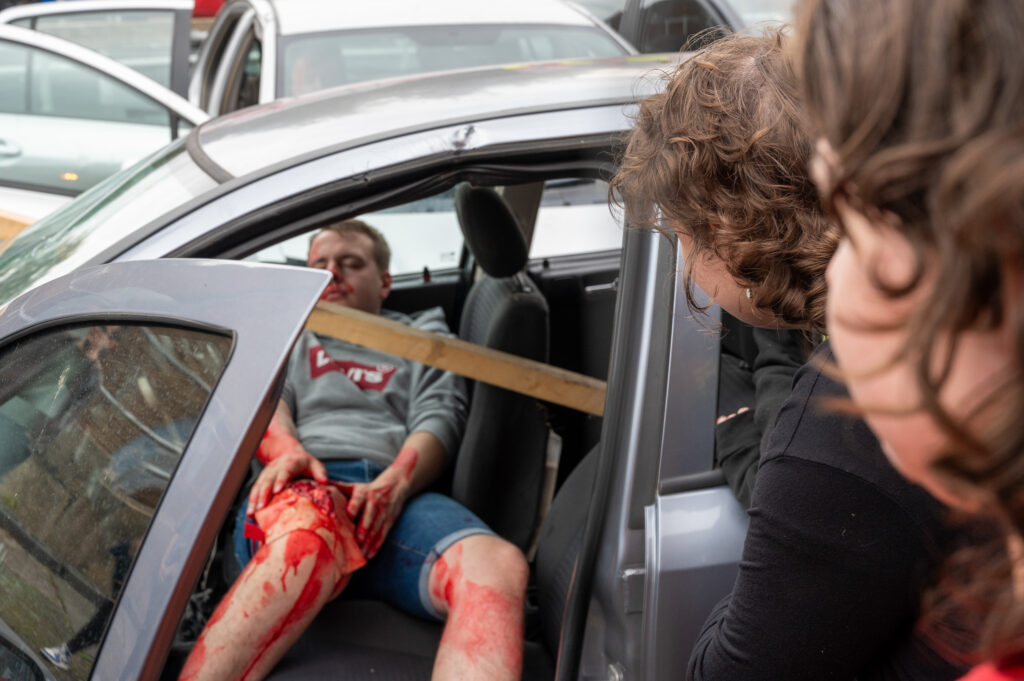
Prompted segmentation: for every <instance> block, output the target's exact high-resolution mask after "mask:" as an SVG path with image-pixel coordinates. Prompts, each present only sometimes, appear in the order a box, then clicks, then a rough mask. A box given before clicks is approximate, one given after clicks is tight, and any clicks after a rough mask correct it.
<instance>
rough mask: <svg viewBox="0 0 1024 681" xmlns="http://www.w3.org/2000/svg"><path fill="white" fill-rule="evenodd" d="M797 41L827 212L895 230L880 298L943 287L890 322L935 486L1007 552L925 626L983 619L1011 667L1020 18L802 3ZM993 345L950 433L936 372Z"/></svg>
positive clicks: (1017, 636)
mask: <svg viewBox="0 0 1024 681" xmlns="http://www.w3.org/2000/svg"><path fill="white" fill-rule="evenodd" d="M797 35H798V39H797V45H796V55H797V62H798V67H797V70H798V73H799V75H800V79H801V83H802V87H803V92H804V99H805V102H806V104H807V109H808V113H809V116H808V119H809V124H810V126H811V129H812V130H813V131H814V133H815V135H816V136H818V137H821V138H823V139H824V140H826V141H827V142H828V144H829V146H830V147H831V149H832V152H834V154H833V156H832V158H830V159H823V161H824V162H825V163H826V164H827V165H828V166H830V168H829V173H828V175H829V177H828V178H827V179H826V180H825V181H824V183H823V184H824V186H823V187H822V188H821V190H822V195H823V199H824V201H825V203H826V205H830V204H832V203H833V202H834V199H835V198H836V197H838V196H840V195H842V196H843V197H844V198H846V199H847V200H848V201H849V202H850V203H851V205H858V206H860V207H862V208H864V209H865V210H866V211H867V212H868V213H869V214H870V213H873V214H874V215H875V216H876V217H877V216H880V215H883V214H890V215H892V216H895V219H896V221H897V222H898V229H899V231H900V233H901V234H902V235H903V236H905V237H906V238H907V239H909V241H910V243H911V244H912V245H913V246H914V250H915V252H916V253H917V258H918V262H917V268H916V275H915V276H914V277H913V279H912V280H911V281H910V282H908V283H907V284H906V285H901V286H900V287H899V288H886V287H885V286H883V285H882V284H881V282H880V280H879V278H878V277H877V275H876V277H875V280H876V283H877V284H878V285H879V288H880V289H881V290H883V291H884V292H885V293H886V295H888V296H889V297H891V298H893V299H899V298H902V297H904V296H907V295H908V294H910V293H913V292H914V291H915V290H917V288H918V284H920V283H921V282H922V281H924V279H923V277H924V276H925V270H926V269H929V270H931V269H934V271H935V273H936V275H937V276H935V277H934V279H935V285H934V286H933V287H931V288H930V290H928V291H927V297H926V299H925V300H924V302H923V303H922V304H919V305H916V306H915V309H914V310H913V311H912V312H911V313H910V315H909V316H908V318H907V319H905V320H901V322H900V324H901V325H905V328H906V329H907V331H908V333H907V338H908V343H907V347H906V348H905V349H904V351H903V353H902V355H901V358H900V359H906V360H908V361H910V362H911V364H912V366H913V368H914V374H915V378H916V381H917V384H918V389H919V391H920V393H921V395H922V396H923V402H922V406H923V408H924V409H926V410H927V411H928V413H929V414H930V415H931V416H932V417H933V418H934V420H935V422H936V423H937V424H938V425H939V426H940V427H941V428H942V429H943V430H944V431H945V433H946V435H947V436H948V440H949V443H950V444H949V445H948V448H947V451H946V452H945V455H944V456H943V457H941V458H940V459H939V460H938V461H937V462H936V464H935V468H936V472H937V474H938V475H939V476H941V477H942V479H943V480H945V481H947V484H949V485H950V488H951V489H959V490H961V491H963V490H971V493H972V494H976V495H977V496H979V497H980V498H981V499H983V500H987V502H988V504H987V505H988V508H987V510H988V511H990V515H991V516H993V517H994V522H995V523H997V524H998V526H999V527H1000V528H1001V529H1002V532H1001V535H1000V537H1001V541H999V542H996V543H995V544H994V545H979V546H976V547H974V548H973V549H971V550H969V551H967V552H966V553H962V554H960V555H958V556H955V557H954V558H953V559H952V561H951V563H950V566H949V569H948V570H947V576H946V579H945V580H944V583H943V584H942V585H941V588H942V592H943V596H942V598H937V599H934V600H933V601H932V603H931V605H932V608H933V612H932V617H933V619H941V616H942V615H945V614H947V613H945V612H944V611H946V610H948V609H949V607H950V606H951V605H955V606H965V607H967V608H969V609H972V610H975V611H977V612H980V611H985V613H986V614H985V617H986V619H987V624H986V625H985V626H984V627H983V628H982V629H981V641H980V645H981V649H982V650H983V651H984V652H985V654H986V655H988V656H991V657H993V658H995V659H1007V658H1009V657H1012V656H1013V655H1021V654H1022V653H1024V594H1021V593H1017V594H1014V586H1013V585H1014V582H1020V581H1021V579H1022V574H1024V555H1022V552H1021V550H1019V549H1015V548H1014V547H1015V546H1016V547H1019V546H1020V545H1021V536H1022V535H1024V420H1022V419H1021V416H1020V415H1021V413H1022V412H1024V295H1022V290H1024V274H1022V271H1021V268H1022V264H1024V228H1022V227H1024V71H1022V70H1021V65H1022V64H1024V39H1022V36H1024V3H1021V2H1016V1H1014V2H1007V1H1006V0H828V1H827V2H826V1H823V0H804V1H803V3H802V6H801V7H800V8H799V10H798V25H797ZM994 329H1001V330H1005V331H1006V332H1007V334H1008V336H1009V337H1011V338H1012V342H1013V350H1012V353H1011V356H1010V357H1009V358H1008V361H1007V366H1006V371H1005V373H1004V375H1003V377H1002V380H1001V381H999V382H994V384H993V385H991V386H990V387H989V388H990V390H989V393H990V394H988V395H986V396H985V399H984V403H983V406H982V408H980V409H979V410H976V411H974V412H972V413H971V414H968V415H967V416H966V417H961V418H957V417H955V416H954V415H952V414H950V413H949V412H948V411H947V410H946V409H944V408H943V406H942V404H941V402H940V400H939V394H940V390H941V389H942V386H943V383H944V381H945V379H946V372H945V371H943V370H939V371H936V370H935V367H948V366H949V361H950V358H951V357H952V356H953V353H954V352H955V350H956V347H957V339H958V338H959V337H960V336H961V334H963V333H967V332H972V331H976V330H981V331H986V330H988V331H991V330H994ZM950 338H952V342H947V341H948V340H949V339H950ZM864 408H865V409H868V410H870V409H871V408H872V406H871V405H864ZM982 416H983V417H984V418H980V417H982ZM982 424H984V426H985V428H984V430H981V426H982ZM950 585H956V587H957V588H956V589H950ZM1022 586H1024V584H1022ZM1018 589H1020V587H1018ZM951 595H952V596H953V598H950V596H951ZM936 615H938V616H940V617H938V618H936Z"/></svg>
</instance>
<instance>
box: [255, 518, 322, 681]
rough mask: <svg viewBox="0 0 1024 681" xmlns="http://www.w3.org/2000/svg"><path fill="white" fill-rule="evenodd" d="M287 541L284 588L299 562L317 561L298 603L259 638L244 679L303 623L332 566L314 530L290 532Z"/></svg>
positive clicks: (297, 600) (282, 581)
mask: <svg viewBox="0 0 1024 681" xmlns="http://www.w3.org/2000/svg"><path fill="white" fill-rule="evenodd" d="M285 541H287V542H288V543H287V544H286V545H285V550H284V553H285V558H284V562H285V573H284V575H282V577H281V588H282V590H285V583H284V576H285V575H287V573H288V570H289V569H293V570H294V572H295V574H296V575H298V569H299V564H300V563H301V562H302V561H303V560H304V559H308V558H313V559H314V563H313V567H312V569H311V571H310V574H309V578H308V579H307V581H306V583H305V585H304V586H303V588H302V592H301V593H300V594H299V597H298V598H297V599H296V600H295V604H294V605H293V606H292V608H291V610H289V611H288V612H287V613H285V615H284V616H283V617H282V618H281V619H280V620H279V621H278V622H277V623H275V625H274V626H272V627H271V628H270V630H269V631H267V633H266V634H264V635H263V637H262V638H261V639H260V641H259V642H258V643H257V645H256V650H257V651H258V652H257V653H256V655H255V657H254V658H253V660H252V662H250V663H249V666H248V667H246V669H245V671H243V672H242V679H243V681H244V679H247V678H249V675H250V674H251V673H252V672H253V671H255V668H256V666H257V665H258V664H259V662H260V660H261V659H263V656H264V655H265V654H266V652H267V650H268V649H269V648H270V647H271V646H272V645H273V644H274V643H275V642H276V641H277V640H279V639H280V638H281V637H282V636H283V635H285V634H286V633H288V632H289V630H291V629H293V628H294V627H295V626H296V625H297V624H298V623H299V622H301V621H302V620H303V619H304V618H305V617H306V615H307V613H308V612H309V611H310V609H311V608H313V607H314V606H315V605H316V604H317V600H318V598H319V596H320V592H321V590H322V588H323V578H324V577H325V576H326V575H325V574H324V571H325V570H327V569H329V568H330V566H331V563H332V562H333V561H332V556H331V555H330V552H329V551H328V550H327V545H326V544H325V543H324V541H323V539H321V538H320V537H319V536H318V535H316V534H315V533H313V532H303V531H299V532H293V533H291V534H289V536H288V538H287V539H286V540H285Z"/></svg>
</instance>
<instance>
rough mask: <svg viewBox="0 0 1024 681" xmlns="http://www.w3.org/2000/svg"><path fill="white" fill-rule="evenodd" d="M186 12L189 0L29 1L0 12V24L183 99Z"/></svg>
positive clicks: (189, 17)
mask: <svg viewBox="0 0 1024 681" xmlns="http://www.w3.org/2000/svg"><path fill="white" fill-rule="evenodd" d="M192 11H193V0H86V1H85V2H81V1H79V2H34V3H31V4H28V5H21V6H18V7H11V8H9V9H6V10H4V11H2V12H0V24H11V25H13V26H20V27H22V28H29V29H32V30H35V31H39V32H41V33H46V34H48V35H53V36H57V37H58V38H63V39H65V40H69V41H71V42H73V43H76V44H78V45H81V46H83V47H87V48H89V49H90V50H93V51H95V52H99V53H100V54H102V55H104V56H105V57H109V58H111V59H113V60H114V61H116V62H118V63H120V64H124V65H125V66H127V67H129V68H132V69H135V70H136V71H138V72H139V73H141V74H142V75H144V76H146V77H147V78H150V79H151V80H153V81H155V82H157V83H160V84H161V85H163V86H164V87H166V88H169V89H170V90H172V91H173V92H176V93H177V94H179V95H182V96H185V95H186V94H187V93H188V56H189V32H190V30H191V24H192Z"/></svg>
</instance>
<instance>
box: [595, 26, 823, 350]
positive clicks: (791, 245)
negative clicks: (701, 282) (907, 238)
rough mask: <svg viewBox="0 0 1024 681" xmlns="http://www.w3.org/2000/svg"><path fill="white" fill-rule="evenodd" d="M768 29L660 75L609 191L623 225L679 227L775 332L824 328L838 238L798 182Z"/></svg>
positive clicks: (720, 43) (796, 152)
mask: <svg viewBox="0 0 1024 681" xmlns="http://www.w3.org/2000/svg"><path fill="white" fill-rule="evenodd" d="M782 42H783V35H782V33H781V32H780V31H778V30H772V31H769V32H768V33H767V34H766V35H764V36H751V35H734V36H729V37H725V38H722V39H720V40H717V41H715V42H713V43H711V44H710V45H708V46H707V47H705V48H704V49H702V50H700V51H699V52H697V53H696V54H694V55H693V56H692V57H690V58H689V59H687V60H686V61H685V62H683V63H682V64H680V65H679V66H678V67H676V68H675V69H674V70H673V71H671V72H669V73H667V74H665V85H666V87H665V91H664V92H663V93H660V94H656V95H654V96H652V97H650V98H648V99H647V100H645V101H644V102H643V103H642V104H641V105H640V108H639V112H638V113H637V115H636V125H635V127H634V129H633V131H632V133H631V134H630V136H629V139H628V142H627V145H626V149H625V152H624V154H623V157H622V159H621V164H620V169H619V171H618V173H617V174H616V175H615V177H614V179H613V180H612V183H611V191H612V192H617V193H618V196H619V198H617V199H616V201H617V202H619V203H620V205H623V206H624V207H625V210H626V218H627V223H628V224H630V225H632V226H636V227H649V228H654V229H658V230H660V231H662V232H664V233H666V234H669V235H673V234H674V232H675V231H677V230H685V232H686V233H688V234H689V235H690V236H691V238H692V239H693V244H694V252H693V253H688V254H686V262H687V263H688V264H687V266H686V276H687V280H688V285H687V287H686V295H687V302H688V303H689V305H690V307H691V308H693V309H700V308H699V307H698V305H697V304H696V303H695V300H694V296H693V291H692V277H691V276H690V273H691V268H690V265H689V263H692V262H693V261H694V259H695V257H700V256H701V255H703V254H713V255H714V256H717V257H718V258H719V259H721V260H722V261H723V262H724V263H725V267H726V270H727V271H728V272H729V274H730V275H732V277H733V278H735V279H736V280H737V281H738V282H740V283H741V284H743V285H747V286H749V287H750V291H751V301H752V302H753V304H754V305H755V306H756V307H757V308H759V309H761V310H764V311H767V312H769V313H772V314H774V315H775V316H776V317H777V318H778V319H780V320H781V322H783V323H784V324H785V325H787V326H792V327H798V328H804V329H810V330H814V331H821V330H823V329H824V327H825V293H826V284H825V276H824V275H825V268H826V267H827V265H828V261H829V259H830V258H831V257H832V254H833V253H834V251H835V248H836V245H837V242H838V236H837V230H836V229H835V228H834V227H833V226H832V224H831V222H830V220H829V219H827V218H826V216H825V214H824V212H823V211H822V210H821V206H820V202H819V200H818V195H817V191H816V189H815V186H814V184H813V182H811V180H810V178H809V177H808V174H807V163H808V160H809V158H810V154H811V141H810V138H809V137H808V136H807V135H806V134H805V132H804V126H803V123H802V120H801V115H800V105H799V99H798V91H797V85H796V79H795V77H794V74H793V70H792V68H791V66H790V63H789V61H788V59H787V58H786V54H785V53H784V52H783V49H782Z"/></svg>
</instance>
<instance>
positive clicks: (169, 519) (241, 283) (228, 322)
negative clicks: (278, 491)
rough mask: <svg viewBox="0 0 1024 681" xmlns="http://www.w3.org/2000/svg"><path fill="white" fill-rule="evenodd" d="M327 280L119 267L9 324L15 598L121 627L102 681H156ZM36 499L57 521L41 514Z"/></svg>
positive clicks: (243, 271)
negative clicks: (46, 573)
mask: <svg viewBox="0 0 1024 681" xmlns="http://www.w3.org/2000/svg"><path fill="white" fill-rule="evenodd" d="M327 276H328V275H327V274H326V273H324V272H320V271H316V270H307V269H296V268H279V267H272V266H260V265H252V264H242V263H232V262H221V261H217V262H213V261H205V260H190V261H183V260H161V261H152V262H141V261H140V262H130V263H117V264H113V265H106V266H102V267H95V268H88V269H84V270H79V271H78V272H76V273H74V274H71V275H68V276H66V277H62V278H59V279H56V280H54V281H53V282H50V283H48V284H44V285H42V286H40V287H39V288H36V289H34V290H33V291H31V292H29V293H28V294H26V295H24V296H22V297H20V298H18V299H16V300H15V301H14V302H12V303H11V304H10V305H9V306H8V308H7V309H6V310H5V311H4V312H3V313H2V314H0V362H2V363H3V365H4V366H5V367H11V366H15V367H17V372H16V373H13V374H12V373H10V372H7V373H6V374H5V375H12V376H14V377H15V379H14V380H11V381H9V382H8V383H6V384H5V386H4V390H3V394H0V438H3V439H4V440H5V441H6V442H7V443H8V444H9V445H10V446H9V447H7V448H6V449H5V451H6V452H8V453H7V454H6V455H5V461H4V466H5V468H4V471H2V472H0V498H11V499H15V500H17V501H12V502H11V503H9V504H7V505H6V506H4V508H5V513H6V514H7V515H10V514H11V513H15V512H18V513H20V514H21V515H19V516H17V517H15V518H14V520H15V521H17V524H15V523H14V522H13V521H12V522H6V523H4V524H3V531H4V532H7V533H8V535H9V536H10V537H12V538H13V540H14V541H15V544H16V545H17V546H18V550H20V551H21V552H22V553H23V554H25V555H26V558H25V560H24V561H22V565H23V566H25V565H28V567H27V568H26V569H25V570H23V571H21V572H20V573H19V575H20V582H17V588H18V589H19V594H20V598H21V599H22V601H24V602H40V603H43V604H44V605H42V606H40V610H45V608H47V607H49V608H51V609H52V605H53V600H52V599H53V598H54V597H55V596H54V595H52V593H53V591H54V590H57V591H58V592H59V594H60V596H59V598H61V599H64V601H66V602H73V603H74V606H73V607H74V608H75V612H74V614H73V616H69V618H68V622H67V624H66V625H65V626H66V627H68V628H69V629H70V628H71V627H81V626H82V625H83V624H87V623H88V622H89V619H90V618H91V617H92V616H93V615H96V614H100V615H101V619H107V618H110V625H109V628H108V630H107V634H106V638H105V640H104V641H103V643H102V645H101V648H100V649H99V651H98V652H97V653H96V654H95V659H96V662H95V666H94V669H93V675H94V677H95V678H142V679H149V678H156V676H157V675H158V673H159V668H160V666H161V665H162V662H163V659H164V658H165V656H166V654H167V651H168V649H169V646H170V643H171V640H172V638H173V634H174V629H175V627H176V626H177V623H178V621H179V619H180V617H181V613H182V611H183V608H184V605H185V602H186V601H187V599H188V594H189V593H190V592H191V590H192V587H193V585H194V584H195V581H196V579H197V578H198V576H199V573H200V571H201V568H202V566H203V564H204V562H205V559H206V556H207V555H208V552H209V548H210V545H211V542H212V540H213V537H214V535H215V534H216V531H217V529H218V528H219V527H220V525H221V524H222V522H223V520H224V517H225V516H226V514H227V511H228V506H229V504H230V503H231V501H232V499H233V497H234V495H235V493H236V492H237V490H238V488H239V487H240V486H241V484H242V481H243V478H244V475H245V473H246V471H247V470H248V463H249V459H250V457H251V455H252V453H253V452H254V451H255V448H256V445H257V444H258V442H259V438H260V436H261V435H262V432H263V430H264V429H265V427H266V425H267V423H268V422H269V420H270V416H271V413H272V410H273V406H274V405H273V399H272V390H273V388H274V386H275V385H276V377H277V375H278V373H279V371H280V370H281V368H282V367H283V365H284V363H285V360H286V359H287V355H288V351H289V349H290V347H291V345H292V343H293V342H294V339H295V338H296V337H297V335H298V333H299V331H300V330H301V328H302V326H303V324H304V322H305V319H306V317H307V316H308V314H309V311H310V310H311V309H312V306H313V304H314V303H315V301H316V299H317V298H318V296H319V294H320V292H321V291H322V289H323V287H324V285H325V284H326V280H327ZM15 354H17V355H18V356H17V357H15ZM40 441H42V442H46V443H47V446H45V447H39V446H37V445H38V443H39V442H40ZM19 443H20V444H19ZM12 452H13V453H12ZM61 457H63V458H61ZM58 459H59V460H58ZM29 469H31V470H29ZM15 487H16V489H15ZM161 492H162V496H161ZM61 495H63V496H61ZM36 497H38V498H39V500H45V501H47V502H50V501H51V500H57V505H58V506H59V507H60V508H61V509H63V510H62V511H61V513H56V514H55V513H54V512H53V509H52V508H51V509H48V513H46V514H44V513H43V512H42V510H34V509H35V504H37V503H38V501H36V500H35V498H36ZM61 499H64V500H65V501H66V504H65V503H64V502H62V501H60V500H61ZM12 506H13V508H12ZM18 509H20V510H18ZM100 509H103V510H104V513H102V514H99V513H98V511H99V510H100ZM72 511H75V512H72ZM94 516H95V517H96V518H97V522H95V523H89V522H88V518H90V517H94ZM4 517H6V516H4ZM76 523H77V524H76ZM83 523H84V526H83V527H82V528H81V529H78V530H76V529H75V528H77V527H78V526H79V525H81V524H83ZM11 528H15V530H14V531H13V534H12V530H11ZM19 530H22V531H21V532H20V534H19ZM69 531H74V532H76V533H77V534H78V535H79V536H80V537H81V536H84V535H85V534H86V533H89V532H91V533H93V534H95V535H96V536H95V537H94V538H92V539H90V541H88V542H78V543H77V544H76V543H75V542H69V541H68V540H67V539H66V538H65V539H63V540H62V539H61V536H62V535H61V534H60V533H61V532H64V533H67V532H69ZM143 535H145V539H144V540H143V539H142V537H143ZM90 537H92V535H90ZM140 540H141V543H140ZM9 550H11V549H9ZM136 552H137V553H136ZM133 557H134V565H133V566H132V567H131V568H130V572H129V571H128V568H127V567H126V565H130V564H131V563H132V558H133ZM32 561H35V563H38V564H40V565H42V566H43V567H44V568H47V569H49V570H50V571H51V572H53V571H54V570H56V571H58V572H60V573H61V574H60V580H59V582H50V581H49V580H44V584H43V585H42V586H40V585H39V584H36V583H33V582H32V581H31V579H30V578H29V577H26V576H25V575H32V574H37V573H38V570H35V569H33V568H32V565H33V563H32ZM39 574H42V573H39ZM4 577H5V575H4V574H2V573H0V579H4ZM12 579H13V578H12ZM36 581H38V580H36ZM12 583H13V582H12ZM120 583H123V590H122V591H121V594H120V599H119V600H117V603H116V605H115V604H114V599H116V598H117V591H118V589H120V588H121V584H120ZM54 584H56V586H54ZM33 589H35V591H36V592H40V593H41V594H43V593H44V592H45V593H49V594H51V595H50V596H48V598H47V597H43V596H38V595H36V594H35V593H34V592H33ZM5 592H6V591H5ZM40 598H42V600H39V599H40ZM45 603H50V606H46V605H45ZM4 607H5V608H7V607H11V606H9V605H8V603H7V601H5V605H4ZM111 613H112V615H111ZM0 616H3V617H4V618H6V613H4V614H3V615H0ZM46 629H47V630H49V627H47V628H46ZM39 631H40V630H39V629H37V630H36V633H34V634H32V636H35V637H37V638H38V637H39V636H40V634H39V633H38V632H39ZM53 632H54V634H53V635H54V636H58V637H59V636H61V635H64V634H69V633H74V632H73V631H65V630H64V629H61V628H60V627H57V628H54V629H53ZM29 643H30V644H31V645H33V646H39V645H55V644H56V643H58V641H51V640H46V641H43V640H36V639H34V638H31V637H29ZM75 664H77V665H79V666H78V667H76V666H73V667H72V669H73V670H76V671H75V673H76V674H83V675H84V673H87V672H88V669H87V665H86V667H84V668H83V667H81V665H82V664H83V663H81V662H75Z"/></svg>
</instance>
